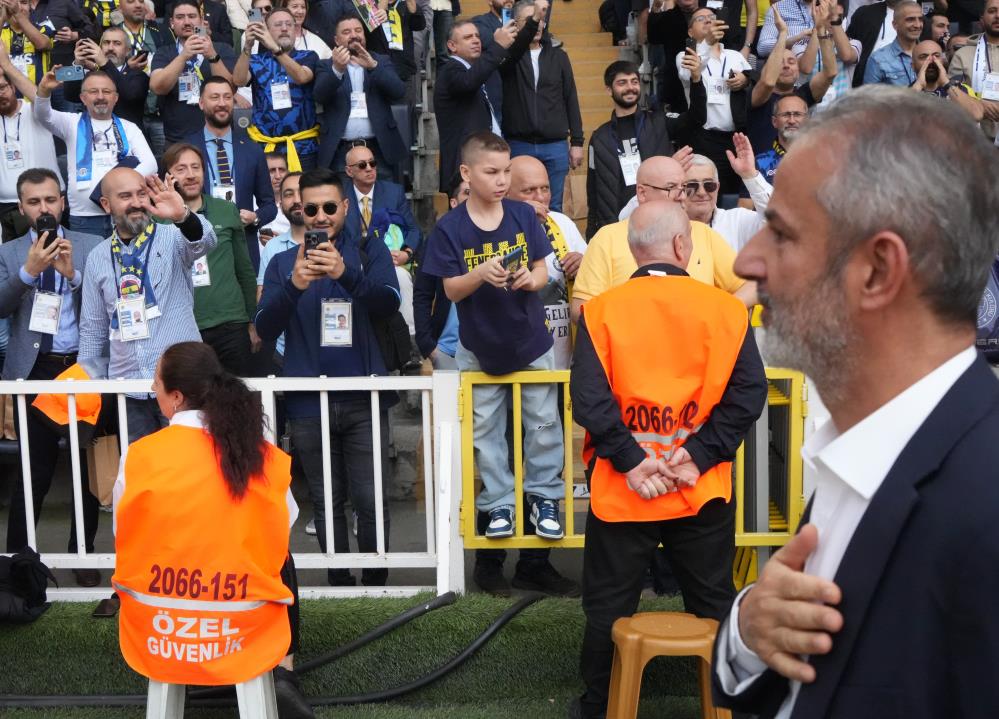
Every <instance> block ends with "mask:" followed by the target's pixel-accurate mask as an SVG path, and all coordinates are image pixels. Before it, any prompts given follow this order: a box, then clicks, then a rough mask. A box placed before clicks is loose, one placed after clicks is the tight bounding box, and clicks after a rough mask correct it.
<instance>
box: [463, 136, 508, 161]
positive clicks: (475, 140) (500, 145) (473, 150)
mask: <svg viewBox="0 0 999 719" xmlns="http://www.w3.org/2000/svg"><path fill="white" fill-rule="evenodd" d="M483 152H505V153H507V154H509V153H510V146H509V145H508V144H507V142H506V140H504V139H503V138H502V137H500V136H499V135H497V134H496V133H493V132H489V131H488V130H485V131H483V132H477V133H475V134H474V135H471V136H469V138H468V139H467V140H465V144H463V145H462V146H461V164H462V165H471V164H472V161H473V160H475V159H476V158H477V157H478V156H479V155H480V154H481V153H483Z"/></svg>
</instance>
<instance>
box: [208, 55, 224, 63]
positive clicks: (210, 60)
mask: <svg viewBox="0 0 999 719" xmlns="http://www.w3.org/2000/svg"><path fill="white" fill-rule="evenodd" d="M221 59H222V56H221V55H219V54H218V53H215V57H210V58H208V64H209V65H214V64H215V63H217V62H218V61H219V60H221Z"/></svg>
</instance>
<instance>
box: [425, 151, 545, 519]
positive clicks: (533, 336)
mask: <svg viewBox="0 0 999 719" xmlns="http://www.w3.org/2000/svg"><path fill="white" fill-rule="evenodd" d="M461 176H462V179H463V180H464V181H466V182H468V185H469V198H468V201H467V202H465V203H464V204H462V205H459V206H458V207H456V208H455V209H453V210H452V211H451V212H449V213H447V214H446V215H444V216H443V217H442V218H441V219H440V220H439V221H438V223H437V226H436V227H435V228H434V231H433V234H432V235H431V237H430V238H429V239H428V241H427V254H426V257H425V258H424V260H423V267H422V269H423V271H424V272H426V273H427V274H429V275H435V276H437V277H441V278H443V280H444V292H445V293H446V294H447V296H448V298H449V299H450V300H451V301H452V302H454V303H456V304H457V307H458V337H459V344H458V350H457V354H456V355H455V359H456V360H457V363H458V369H460V370H463V371H468V370H471V371H480V370H481V371H483V372H487V373H489V374H493V375H501V374H508V373H510V372H517V371H520V370H530V369H535V370H550V369H554V368H555V356H554V351H553V349H552V338H551V334H550V333H549V332H548V329H547V327H546V326H545V308H544V305H543V303H542V302H541V298H540V297H539V296H538V290H541V289H542V288H544V287H545V285H546V284H548V270H547V268H546V266H545V257H546V256H548V255H549V254H550V253H551V251H552V247H551V243H550V242H549V241H548V238H547V237H546V236H545V232H544V230H543V229H542V228H541V224H540V223H539V222H538V219H537V216H536V215H535V214H534V210H533V209H532V208H531V207H530V206H529V205H527V204H526V203H523V202H515V201H513V200H506V199H503V198H504V195H506V192H507V189H509V186H510V147H509V145H507V144H506V142H505V141H504V140H503V139H502V138H501V137H499V136H497V135H494V134H493V133H491V132H481V133H477V134H475V135H472V136H471V137H469V138H468V140H466V142H465V144H464V146H463V147H462V150H461ZM521 387H522V389H521V399H522V416H523V424H524V430H525V438H524V492H525V494H526V495H527V500H528V503H529V504H530V507H531V519H532V520H533V522H534V526H535V528H536V532H537V534H538V536H540V537H544V538H547V539H561V538H562V525H561V523H560V522H559V514H558V512H559V510H558V501H559V498H560V497H562V496H563V495H564V492H565V490H564V486H563V484H562V479H561V476H560V475H561V473H562V464H563V454H564V446H563V440H562V422H561V420H560V419H559V413H558V392H557V389H556V387H555V385H548V384H524V385H522V386H521ZM508 393H509V390H508V388H507V386H506V385H478V386H476V387H475V390H474V397H473V404H474V411H473V427H474V430H473V435H474V440H473V442H474V446H475V460H476V463H477V464H478V467H479V474H480V475H481V477H482V492H481V493H480V494H479V496H478V499H477V500H476V507H477V508H478V509H479V510H480V511H483V512H488V514H489V525H488V527H487V528H486V536H487V537H509V536H511V535H512V534H513V528H514V524H513V522H514V520H513V516H514V505H515V498H514V493H513V481H514V480H513V474H512V473H511V472H510V462H509V458H508V451H507V442H506V417H507V402H508V397H509V394H508Z"/></svg>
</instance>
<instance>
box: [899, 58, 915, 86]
mask: <svg viewBox="0 0 999 719" xmlns="http://www.w3.org/2000/svg"><path fill="white" fill-rule="evenodd" d="M907 57H909V56H908V55H906V54H905V53H904V52H901V51H900V52H899V53H898V60H899V62H900V63H901V65H902V70H903V71H904V72H905V79H906V80H908V81H909V84H910V85H911V84H912V83H914V82H915V81H916V78H914V77H913V76H912V74H911V73H910V72H909V65H911V64H912V58H911V57H909V62H908V63H907V62H906V61H905V59H906V58H907Z"/></svg>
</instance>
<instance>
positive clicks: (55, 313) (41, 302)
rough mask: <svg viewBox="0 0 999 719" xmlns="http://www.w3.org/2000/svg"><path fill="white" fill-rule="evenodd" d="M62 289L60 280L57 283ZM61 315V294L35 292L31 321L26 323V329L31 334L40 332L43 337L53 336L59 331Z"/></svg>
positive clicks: (44, 291) (43, 291) (42, 291)
mask: <svg viewBox="0 0 999 719" xmlns="http://www.w3.org/2000/svg"><path fill="white" fill-rule="evenodd" d="M59 287H60V289H61V288H62V278H61V277H60V282H59ZM61 314H62V292H61V291H60V292H59V293H56V292H48V291H46V290H35V298H34V300H33V301H32V303H31V320H30V321H29V322H28V329H29V330H31V331H32V332H41V333H42V334H45V335H53V336H55V334H56V333H57V332H58V331H59V317H60V316H61Z"/></svg>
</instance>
